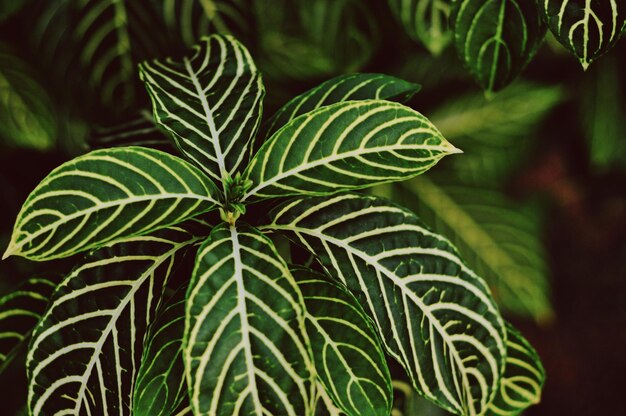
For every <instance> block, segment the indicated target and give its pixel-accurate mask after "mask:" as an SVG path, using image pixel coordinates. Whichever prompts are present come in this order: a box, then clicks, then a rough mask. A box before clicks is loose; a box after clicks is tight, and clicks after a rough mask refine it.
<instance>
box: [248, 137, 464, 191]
mask: <svg viewBox="0 0 626 416" xmlns="http://www.w3.org/2000/svg"><path fill="white" fill-rule="evenodd" d="M394 150H430V151H440V152H441V153H440V154H439V155H434V156H433V157H434V158H439V159H441V158H442V157H443V156H444V155H445V154H446V153H447V152H453V151H454V149H451V148H450V147H446V146H429V145H427V144H419V145H405V144H394V145H390V146H376V147H368V148H358V149H354V150H350V151H347V152H343V153H334V154H332V155H329V156H325V157H322V158H320V159H317V160H314V161H312V162H311V161H305V162H304V163H303V164H300V165H298V166H295V167H293V168H291V169H288V170H284V171H282V172H280V173H279V174H278V175H275V176H273V177H271V178H270V179H268V180H264V181H263V182H261V183H259V184H258V185H257V186H256V187H254V188H252V189H251V190H249V191H248V192H247V193H246V194H245V195H244V196H243V198H241V201H245V200H247V199H248V198H250V197H252V196H254V194H255V193H257V192H258V191H259V190H261V189H264V188H267V187H268V186H271V185H272V184H274V183H276V182H279V181H280V180H282V179H284V178H288V177H290V176H293V175H297V174H299V173H301V172H303V171H306V170H309V169H313V168H316V167H318V166H322V165H326V164H330V163H332V162H336V161H340V160H342V159H347V158H350V157H358V156H363V155H368V154H372V153H383V152H389V151H394ZM254 166H255V165H251V167H252V168H254ZM251 171H252V170H251ZM251 171H250V172H249V173H247V174H246V176H247V178H248V179H249V178H250V174H251ZM407 171H411V169H410V168H409V169H407Z"/></svg>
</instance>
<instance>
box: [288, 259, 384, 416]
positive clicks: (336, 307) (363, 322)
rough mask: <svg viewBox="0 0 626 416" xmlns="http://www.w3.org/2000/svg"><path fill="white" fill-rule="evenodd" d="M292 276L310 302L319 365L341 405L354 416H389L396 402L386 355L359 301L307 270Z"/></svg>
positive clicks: (324, 381)
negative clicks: (392, 405)
mask: <svg viewBox="0 0 626 416" xmlns="http://www.w3.org/2000/svg"><path fill="white" fill-rule="evenodd" d="M292 274H293V276H294V278H295V279H296V281H297V283H298V287H299V288H300V291H301V292H302V295H303V297H304V305H305V309H306V310H305V323H306V331H307V335H308V337H309V340H310V342H311V349H312V351H313V363H314V364H315V369H316V373H317V378H318V380H319V381H320V384H321V385H320V386H318V388H322V389H324V390H325V391H326V392H327V394H328V396H330V397H331V398H332V402H333V403H334V404H335V406H337V407H339V408H340V409H341V410H342V411H344V412H345V413H346V414H348V415H357V416H359V415H383V414H385V415H388V414H389V413H390V412H391V404H392V401H393V395H392V389H391V377H390V375H389V369H388V368H387V363H386V362H385V355H384V352H383V349H382V346H381V345H380V341H379V340H378V337H377V335H376V332H375V330H374V328H373V327H372V324H371V323H370V320H369V318H368V316H367V315H366V314H365V312H364V311H363V309H362V307H361V305H359V303H358V301H357V300H356V299H355V298H354V296H352V295H351V294H350V293H349V292H347V291H346V290H345V289H344V288H342V287H341V286H339V285H338V284H337V283H333V282H330V281H328V280H327V279H325V278H324V276H322V275H319V274H318V273H315V272H313V271H312V270H307V269H302V268H298V269H294V270H292Z"/></svg>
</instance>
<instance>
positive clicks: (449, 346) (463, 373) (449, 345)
mask: <svg viewBox="0 0 626 416" xmlns="http://www.w3.org/2000/svg"><path fill="white" fill-rule="evenodd" d="M271 228H272V229H276V230H287V231H292V232H295V233H302V234H308V235H310V236H313V237H316V238H318V239H319V240H322V241H327V242H330V243H331V244H334V245H336V246H338V247H340V248H342V249H344V250H346V251H347V252H349V253H352V254H354V255H355V256H357V257H358V258H360V259H361V260H362V261H364V262H365V263H366V264H368V265H370V266H372V267H374V268H375V269H376V270H377V271H379V272H380V273H381V274H383V275H385V276H386V277H387V278H389V279H390V280H391V281H392V282H394V283H395V284H396V286H398V287H399V288H401V290H402V293H403V294H404V295H405V296H407V297H408V298H409V299H411V300H413V301H414V302H415V304H416V305H417V306H418V307H419V308H420V309H421V310H422V312H423V313H424V315H426V317H427V319H428V321H429V322H430V323H431V324H432V326H433V327H434V328H435V329H436V330H437V332H438V333H439V335H440V336H441V338H442V340H443V341H444V343H445V345H446V346H447V349H448V351H450V354H451V355H452V358H453V359H454V361H455V364H456V366H457V368H459V369H461V377H462V378H463V388H464V389H465V394H466V395H467V397H468V398H473V396H472V393H471V390H470V385H469V383H468V379H467V374H466V371H465V365H464V363H463V359H462V358H461V357H460V356H459V355H458V352H457V350H456V348H455V346H454V343H453V342H452V341H450V340H449V339H448V334H447V332H446V331H445V330H444V328H443V327H442V326H441V325H440V324H439V322H438V321H437V319H435V317H434V316H433V315H432V313H431V312H430V310H429V309H428V308H427V307H426V305H425V304H424V303H423V302H422V301H421V299H419V298H417V297H416V296H415V294H414V293H413V292H411V291H410V290H407V289H406V286H405V285H404V284H402V281H401V279H398V278H397V277H396V276H394V275H393V274H392V273H391V272H390V271H389V270H387V269H386V268H384V267H382V266H380V264H379V263H378V262H377V261H376V260H375V259H373V258H371V257H370V256H368V255H367V253H364V252H362V251H359V250H357V249H355V248H354V247H352V246H350V245H349V244H347V243H344V242H343V241H341V240H339V239H336V238H334V237H331V236H329V235H327V234H324V233H321V232H318V231H315V230H312V229H309V228H300V227H298V226H294V225H289V226H281V225H277V224H272V225H271ZM383 342H386V341H385V340H384V339H383ZM494 379H495V380H496V381H497V383H493V384H495V385H497V384H498V383H499V380H498V374H494ZM486 399H487V397H486V396H484V397H483V398H482V402H485V401H486ZM467 403H468V404H471V403H473V401H472V400H467ZM455 404H456V405H458V406H461V408H457V410H461V411H462V407H463V406H462V403H451V405H453V406H454V405H455ZM454 407H456V406H454ZM472 414H475V411H474V413H472Z"/></svg>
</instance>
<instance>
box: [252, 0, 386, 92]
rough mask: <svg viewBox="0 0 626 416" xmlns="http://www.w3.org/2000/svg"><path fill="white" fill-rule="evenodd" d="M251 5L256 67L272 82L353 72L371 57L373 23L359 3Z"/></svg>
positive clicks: (300, 0) (305, 0) (267, 1)
mask: <svg viewBox="0 0 626 416" xmlns="http://www.w3.org/2000/svg"><path fill="white" fill-rule="evenodd" d="M253 4H254V9H255V18H256V21H255V23H256V24H257V33H258V36H259V38H260V39H259V47H260V48H259V49H260V53H259V65H260V66H261V68H263V73H264V74H265V75H266V76H268V78H271V79H275V80H277V81H278V82H285V81H286V80H290V79H291V80H311V79H324V78H329V77H331V76H334V75H337V74H345V73H350V72H355V71H358V70H359V69H360V68H362V67H363V66H364V65H365V64H366V63H367V62H368V61H369V60H370V58H371V57H372V55H373V54H374V52H375V51H376V46H377V43H378V39H379V36H378V30H377V29H378V27H377V23H376V19H375V16H374V13H373V10H372V9H371V7H369V5H368V4H366V3H364V2H363V1H361V0H315V1H311V0H256V1H254V2H253Z"/></svg>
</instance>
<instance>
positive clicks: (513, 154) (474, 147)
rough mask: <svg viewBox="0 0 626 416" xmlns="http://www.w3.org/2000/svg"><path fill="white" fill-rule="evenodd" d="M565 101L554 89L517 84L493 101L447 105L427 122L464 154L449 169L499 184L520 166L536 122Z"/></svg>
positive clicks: (464, 98) (477, 98) (467, 98)
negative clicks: (452, 140)
mask: <svg viewBox="0 0 626 416" xmlns="http://www.w3.org/2000/svg"><path fill="white" fill-rule="evenodd" d="M564 98H565V95H564V91H563V89H562V88H561V87H559V86H555V85H537V84H532V83H527V82H518V83H516V84H514V85H511V86H510V87H509V88H507V89H505V90H504V91H502V92H501V93H499V94H497V95H496V96H495V97H494V98H493V99H486V98H485V97H484V95H483V94H481V93H469V94H466V95H461V96H460V97H458V98H457V97H455V98H452V99H449V100H446V101H445V102H444V103H443V104H442V105H440V106H438V107H436V108H435V109H434V110H433V111H432V112H431V113H430V114H429V116H430V117H431V118H432V119H433V120H434V123H435V125H436V126H437V128H439V130H441V132H442V133H443V134H444V136H446V137H448V138H450V139H454V140H455V143H458V145H459V146H460V147H461V148H462V150H463V152H464V155H463V157H462V158H456V159H453V160H450V161H449V162H447V163H448V164H449V165H451V166H452V167H453V168H454V169H455V170H456V171H457V172H459V174H460V175H461V176H463V177H464V178H468V179H472V181H473V182H474V183H493V184H502V183H503V182H504V181H506V180H507V178H508V177H509V176H510V174H511V173H512V172H513V171H515V170H516V168H518V167H519V166H520V163H523V162H524V161H525V158H524V156H525V155H526V154H527V153H528V150H529V149H530V147H531V146H532V144H533V140H531V138H532V137H533V136H534V135H535V134H536V133H537V130H538V127H539V123H540V122H541V120H543V119H544V118H545V117H546V116H547V115H548V114H549V111H550V110H551V109H553V108H554V107H555V106H556V105H557V104H559V103H560V102H562V101H563V99H564Z"/></svg>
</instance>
